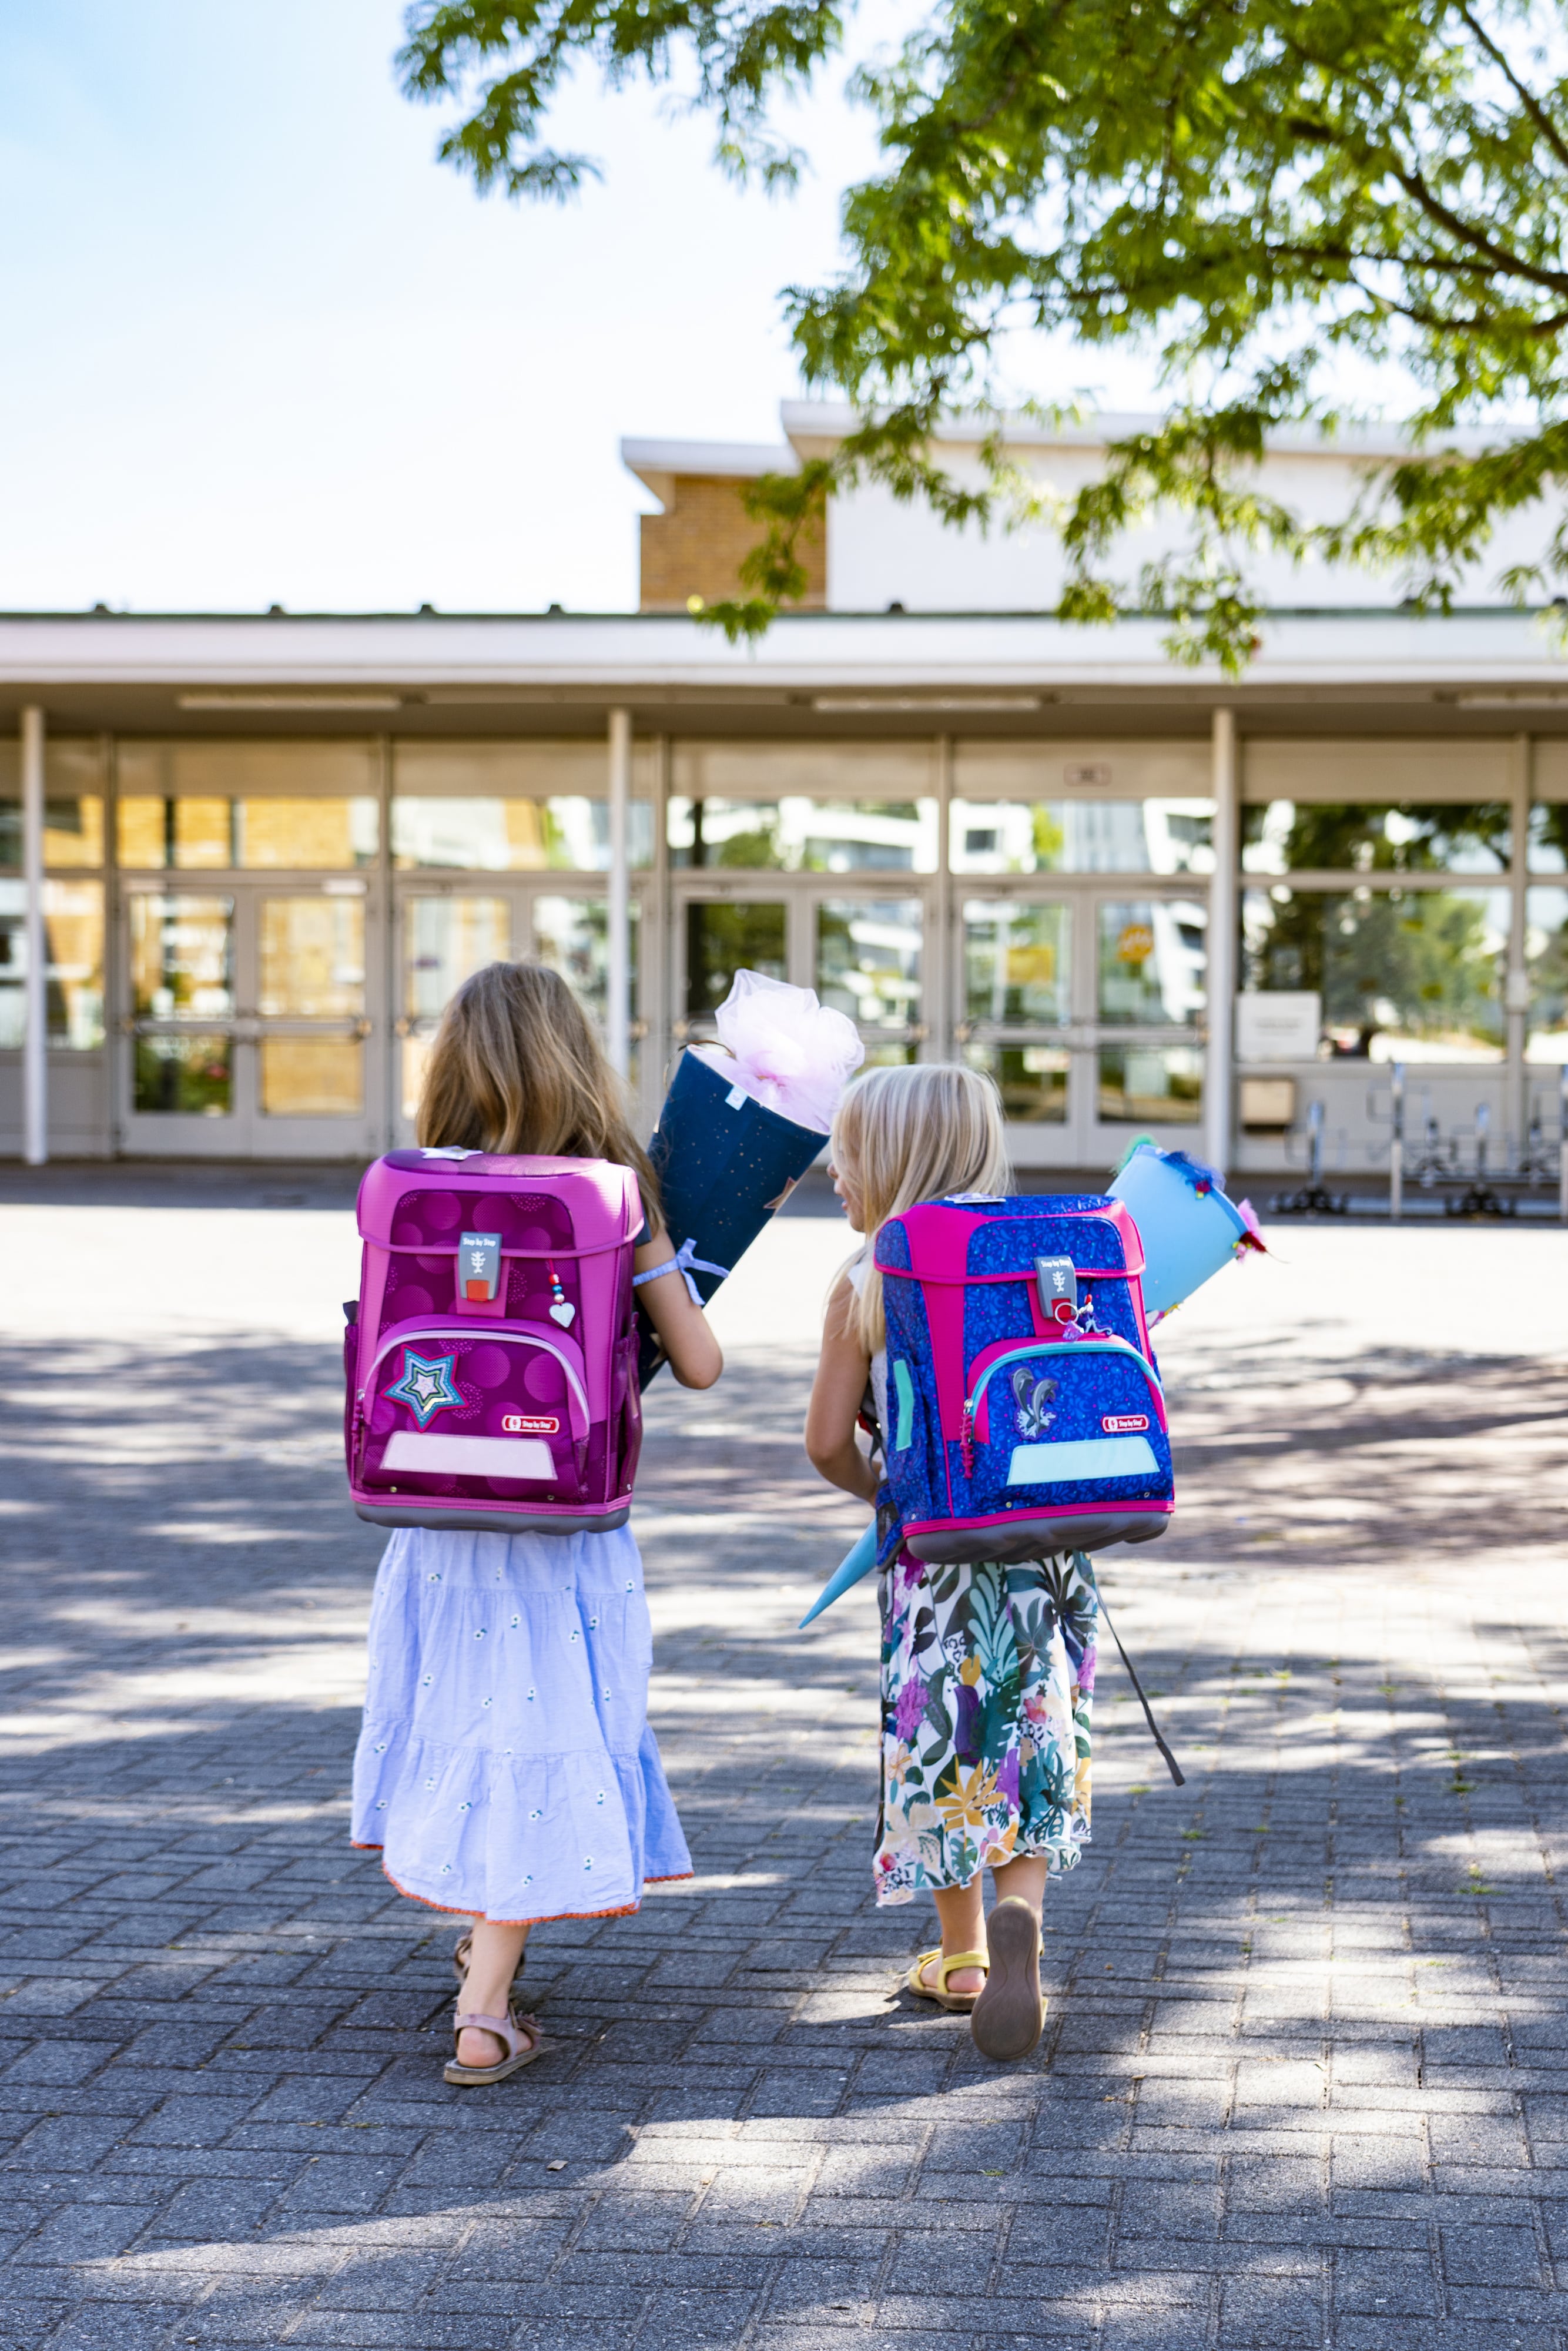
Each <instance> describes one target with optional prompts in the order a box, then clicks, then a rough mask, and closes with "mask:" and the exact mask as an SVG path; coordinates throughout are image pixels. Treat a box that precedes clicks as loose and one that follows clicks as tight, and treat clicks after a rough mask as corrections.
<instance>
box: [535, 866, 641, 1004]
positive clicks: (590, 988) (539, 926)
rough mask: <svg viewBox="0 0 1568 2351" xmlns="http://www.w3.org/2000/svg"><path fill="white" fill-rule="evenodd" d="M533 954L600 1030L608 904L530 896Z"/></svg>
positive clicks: (606, 988) (606, 981) (605, 994)
mask: <svg viewBox="0 0 1568 2351" xmlns="http://www.w3.org/2000/svg"><path fill="white" fill-rule="evenodd" d="M630 911H631V916H632V1004H633V1005H635V1004H636V1002H637V945H638V938H639V935H640V930H641V925H640V923H639V919H638V917H639V913H640V909H639V907H638V905H637V903H636V901H635V899H633V900H632V906H631V910H630ZM534 954H535V955H536V956H537V957H538V960H539V962H540V963H544V964H549V967H550V969H551V970H552V971H559V974H560V976H561V977H562V979H564V980H566V981H568V982H569V983H570V987H571V989H572V992H573V994H574V995H575V996H577V997H579V998H580V999H581V1001H582V1003H583V1004H584V1005H585V1006H586V1007H587V1008H588V1010H589V1011H590V1012H591V1015H592V1016H593V1018H594V1019H595V1020H597V1021H598V1023H599V1025H600V1028H601V1029H603V1026H604V1021H605V1016H606V1014H607V1012H608V1010H609V1008H610V906H609V902H608V901H607V900H606V899H603V898H564V897H563V898H556V897H549V898H536V899H535V900H534Z"/></svg>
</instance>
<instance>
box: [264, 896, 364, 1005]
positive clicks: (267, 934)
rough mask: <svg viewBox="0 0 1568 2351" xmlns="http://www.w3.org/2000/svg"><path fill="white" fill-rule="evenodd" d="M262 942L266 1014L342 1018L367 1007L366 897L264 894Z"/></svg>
mask: <svg viewBox="0 0 1568 2351" xmlns="http://www.w3.org/2000/svg"><path fill="white" fill-rule="evenodd" d="M259 945H260V957H261V967H260V981H261V986H260V993H259V995H258V997H257V1008H258V1010H259V1011H260V1012H261V1013H262V1015H263V1016H264V1018H267V1019H296V1020H343V1019H358V1017H359V1016H360V1014H361V1013H362V1012H363V1010H364V1008H365V902H364V900H363V899H362V898H329V897H326V896H320V897H314V898H264V899H263V900H262V902H261V933H260V942H259Z"/></svg>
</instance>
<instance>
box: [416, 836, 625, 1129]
mask: <svg viewBox="0 0 1568 2351" xmlns="http://www.w3.org/2000/svg"><path fill="white" fill-rule="evenodd" d="M640 927H641V926H640V923H639V918H638V905H637V902H636V900H635V899H634V900H633V901H632V1003H633V1006H635V1004H636V1001H637V971H638V956H637V942H638V937H639V933H640ZM608 937H609V907H608V902H607V900H606V898H605V896H604V893H603V892H602V891H601V890H596V889H593V888H588V889H582V890H563V889H561V888H559V886H552V885H549V884H546V883H514V882H498V881H496V880H494V879H493V878H492V877H490V876H488V875H486V878H485V881H484V882H483V883H480V884H477V885H476V886H475V887H473V888H465V887H461V886H458V885H455V884H450V883H448V884H436V885H434V886H433V887H418V888H407V889H405V890H404V891H403V892H402V895H401V900H400V904H399V908H398V941H397V951H396V961H397V971H398V979H397V994H398V1013H397V1018H396V1019H395V1022H394V1024H393V1025H394V1029H395V1032H396V1035H397V1038H398V1040H399V1043H398V1057H397V1091H398V1100H397V1128H398V1133H399V1136H400V1139H401V1140H402V1141H404V1142H408V1141H412V1139H413V1128H414V1121H415V1118H416V1117H417V1115H418V1111H419V1094H420V1088H421V1086H422V1084H423V1079H424V1068H425V1063H426V1061H427V1060H428V1059H429V1054H430V1045H431V1040H432V1039H433V1038H434V1035H435V1031H436V1029H437V1028H438V1027H439V1026H440V1021H441V1015H442V1013H443V1012H444V1009H445V1008H446V1005H447V1003H448V1001H449V1000H450V998H452V996H453V995H454V994H455V991H456V989H457V988H458V987H461V985H462V983H463V982H464V980H465V979H466V978H467V977H469V975H470V974H471V973H472V972H476V971H478V970H480V969H481V968H482V967H484V966H485V965H486V964H487V963H497V962H508V961H511V960H512V959H514V958H524V957H528V956H532V957H534V958H536V959H537V960H538V962H540V963H543V964H548V965H549V967H550V968H551V970H553V971H558V972H559V974H560V976H561V977H562V978H563V979H564V980H566V981H567V982H568V984H569V986H570V987H571V989H572V991H573V993H574V994H575V995H576V996H577V997H578V998H580V1001H581V1002H582V1003H583V1005H584V1006H585V1007H586V1008H587V1010H588V1011H589V1013H590V1014H591V1017H592V1019H594V1020H595V1021H596V1022H597V1023H598V1024H599V1027H600V1029H601V1031H602V1029H603V1024H604V1014H605V1007H606V1003H607V999H608V970H607V961H608V946H607V943H608ZM636 1028H637V1024H636V1023H635V1022H633V1035H635V1033H636ZM633 1053H635V1046H634V1047H633ZM635 1074H636V1073H635V1068H634V1067H633V1072H632V1075H633V1081H635Z"/></svg>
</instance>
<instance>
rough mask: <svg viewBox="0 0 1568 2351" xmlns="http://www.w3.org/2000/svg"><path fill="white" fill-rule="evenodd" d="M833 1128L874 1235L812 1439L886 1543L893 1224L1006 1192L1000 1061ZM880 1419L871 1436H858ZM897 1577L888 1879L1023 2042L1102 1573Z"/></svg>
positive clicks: (1067, 1807)
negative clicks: (996, 1078)
mask: <svg viewBox="0 0 1568 2351" xmlns="http://www.w3.org/2000/svg"><path fill="white" fill-rule="evenodd" d="M830 1148H831V1156H832V1166H833V1177H834V1186H833V1188H834V1190H835V1191H836V1192H837V1194H838V1196H839V1198H840V1200H841V1202H842V1204H843V1208H844V1213H845V1215H846V1216H847V1217H848V1218H849V1220H850V1223H851V1224H852V1226H853V1227H854V1228H855V1229H856V1230H857V1231H858V1232H861V1233H863V1234H864V1236H865V1243H864V1246H863V1248H862V1249H861V1251H860V1253H859V1255H858V1256H856V1257H855V1258H853V1259H852V1260H851V1261H850V1263H849V1265H848V1266H847V1267H846V1268H845V1270H844V1271H843V1273H842V1274H841V1276H840V1277H839V1280H838V1281H837V1282H836V1283H835V1285H834V1288H833V1290H832V1292H831V1296H830V1298H829V1301H828V1308H827V1315H826V1320H825V1325H824V1329H823V1334H822V1352H821V1361H820V1362H819V1364H818V1367H817V1376H816V1381H815V1384H814V1385H813V1387H812V1390H811V1402H810V1409H809V1412H808V1414H807V1419H806V1450H807V1453H808V1454H809V1455H810V1459H811V1462H812V1464H813V1466H814V1467H815V1468H816V1469H817V1470H818V1472H819V1473H820V1475H821V1476H822V1477H823V1478H825V1479H827V1480H828V1482H829V1484H830V1485H833V1486H838V1487H841V1489H843V1491H844V1492H845V1493H848V1494H853V1495H855V1496H857V1497H858V1498H859V1499H861V1500H862V1501H866V1502H873V1503H876V1504H877V1505H878V1507H879V1531H880V1532H881V1533H882V1535H883V1538H884V1541H883V1548H885V1547H886V1542H887V1541H891V1539H892V1537H893V1532H894V1517H893V1512H892V1509H891V1504H890V1503H889V1501H888V1499H887V1493H886V1489H885V1487H884V1486H883V1476H882V1470H881V1468H880V1467H879V1465H878V1455H879V1454H880V1452H881V1450H882V1434H881V1432H882V1431H883V1429H885V1427H886V1426H887V1352H886V1331H885V1325H884V1322H883V1300H882V1276H881V1275H880V1274H879V1273H878V1272H877V1270H876V1269H875V1266H874V1264H873V1257H874V1254H875V1243H876V1236H877V1233H878V1231H879V1229H880V1228H881V1227H882V1226H883V1224H884V1223H885V1222H886V1221H887V1219H888V1218H889V1217H896V1216H901V1215H902V1214H903V1213H904V1210H905V1209H908V1208H913V1207H918V1206H919V1205H920V1203H921V1202H923V1201H926V1200H936V1199H942V1198H945V1197H946V1196H949V1195H951V1194H955V1193H966V1192H967V1193H984V1194H991V1195H1003V1194H1005V1193H1006V1192H1007V1189H1008V1185H1009V1173H1008V1163H1007V1151H1006V1146H1005V1144H1004V1141H1003V1135H1002V1116H1001V1104H1000V1102H999V1101H998V1096H997V1092H996V1088H995V1087H994V1086H993V1085H992V1083H991V1081H989V1079H988V1078H986V1077H984V1076H982V1075H981V1074H980V1073H979V1072H978V1071H975V1070H970V1069H966V1068H963V1067H961V1066H959V1065H957V1064H948V1063H943V1062H936V1063H927V1064H925V1065H924V1066H922V1067H918V1068H904V1069H883V1070H873V1071H868V1073H867V1074H866V1075H865V1076H864V1077H862V1078H861V1079H859V1080H857V1081H856V1082H855V1083H854V1084H853V1085H852V1086H851V1088H850V1090H849V1092H847V1093H846V1094H845V1096H844V1099H843V1102H842V1103H841V1106H840V1109H839V1113H838V1116H837V1118H836V1119H835V1120H834V1122H833V1130H832V1135H831V1144H830ZM867 1422H869V1423H870V1424H871V1426H872V1427H873V1438H872V1447H871V1451H870V1453H869V1454H868V1453H866V1452H864V1451H862V1448H861V1447H860V1445H859V1444H858V1442H857V1440H856V1435H855V1431H856V1426H857V1423H860V1424H862V1425H864V1424H865V1423H867ZM878 1596H879V1599H880V1602H881V1609H882V1807H881V1814H880V1818H879V1822H878V1827H877V1840H876V1852H875V1856H874V1860H873V1875H874V1879H875V1886H876V1898H877V1901H878V1903H879V1904H893V1903H901V1902H908V1901H911V1900H913V1898H914V1897H915V1895H916V1894H925V1893H929V1894H931V1895H932V1896H934V1897H935V1900H936V1915H937V1917H938V1919H939V1921H940V1924H941V1929H942V1940H941V1943H940V1945H939V1946H938V1947H937V1948H936V1949H933V1950H929V1951H923V1952H921V1953H920V1955H919V1957H918V1958H917V1959H915V1963H914V1965H913V1966H912V1967H911V1969H910V1970H909V1973H908V1975H907V1977H906V1979H905V1981H906V1984H907V1987H908V1989H909V1991H912V1992H914V1993H915V1994H916V1995H917V1997H919V1998H920V1999H922V2000H933V2001H936V2002H937V2004H938V2005H939V2006H940V2007H942V2008H946V2009H951V2010H957V2011H967V2012H969V2015H970V2030H971V2032H972V2033H973V2035H974V2039H975V2043H976V2045H977V2047H978V2048H979V2049H980V2050H981V2051H982V2052H983V2053H985V2054H986V2055H987V2056H989V2057H998V2058H1012V2057H1021V2056H1024V2055H1026V2054H1027V2053H1028V2052H1029V2051H1030V2049H1032V2048H1033V2046H1034V2044H1035V2043H1036V2042H1037V2041H1038V2040H1039V2038H1040V2030H1041V2026H1042V2024H1043V2022H1044V2014H1045V2006H1044V2002H1043V2001H1042V2000H1041V1998H1040V1905H1041V1902H1042V1900H1043V1898H1044V1894H1045V1886H1046V1880H1047V1878H1048V1877H1051V1876H1058V1875H1060V1874H1061V1872H1062V1871H1064V1870H1068V1869H1071V1867H1072V1866H1073V1865H1074V1864H1075V1863H1076V1861H1077V1859H1078V1855H1079V1850H1080V1848H1081V1847H1082V1845H1083V1844H1086V1843H1087V1842H1088V1838H1089V1799H1090V1709H1091V1699H1092V1690H1093V1687H1094V1635H1095V1616H1096V1609H1095V1597H1094V1585H1093V1579H1092V1574H1091V1573H1090V1571H1089V1566H1088V1562H1087V1561H1086V1560H1084V1559H1082V1556H1081V1555H1078V1554H1074V1555H1073V1557H1072V1558H1071V1559H1065V1560H1043V1561H1030V1562H1024V1563H1023V1564H1021V1565H1016V1566H1003V1565H1001V1564H999V1563H998V1562H995V1561H988V1562H983V1563H981V1564H978V1565H976V1566H930V1565H927V1564H926V1563H925V1562H924V1561H922V1560H918V1559H915V1557H914V1555H913V1554H912V1553H911V1552H908V1551H906V1550H904V1549H903V1548H902V1547H898V1548H897V1549H896V1550H895V1552H894V1556H893V1558H892V1559H891V1560H890V1561H889V1562H888V1563H887V1564H886V1565H884V1566H883V1568H882V1570H881V1572H880V1574H879V1576H878ZM987 1868H989V1869H990V1871H991V1874H992V1877H993V1879H994V1881H995V1887H996V1897H997V1898H996V1905H995V1907H994V1908H993V1910H992V1913H991V1917H990V1921H989V1926H988V1925H987V1921H986V1916H985V1871H986V1869H987Z"/></svg>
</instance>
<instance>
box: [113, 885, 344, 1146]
mask: <svg viewBox="0 0 1568 2351" xmlns="http://www.w3.org/2000/svg"><path fill="white" fill-rule="evenodd" d="M369 914H370V906H369V893H368V887H367V884H366V883H364V882H362V881H360V880H358V879H357V878H348V877H345V878H343V879H341V880H340V879H336V878H334V879H333V880H330V881H327V882H324V883H316V884H314V885H311V884H308V883H294V884H287V885H270V886H269V885H267V884H264V883H250V882H232V881H225V883H223V884H222V885H221V886H220V887H217V888H214V889H204V888H200V887H196V888H191V887H183V888H168V887H165V886H162V885H151V884H150V885H140V884H138V885H133V886H131V888H130V889H129V890H128V891H127V893H126V899H125V925H124V928H125V941H126V954H127V960H128V965H129V969H128V973H127V987H126V992H125V1000H126V1003H127V1006H128V1011H127V1015H126V1019H125V1022H124V1027H125V1029H126V1032H127V1034H126V1040H125V1041H126V1045H127V1048H128V1050H127V1051H126V1054H125V1057H124V1087H125V1092H124V1097H123V1102H124V1108H123V1113H122V1117H123V1125H124V1133H125V1137H126V1144H127V1147H128V1148H129V1149H130V1150H131V1151H146V1152H150V1153H156V1154H163V1153H178V1154H187V1153H188V1154H192V1155H204V1156H205V1155H211V1156H213V1157H218V1158H230V1157H251V1156H256V1157H260V1158H274V1157H277V1158H285V1157H296V1156H299V1157H311V1158H339V1157H342V1158H351V1157H355V1156H358V1155H361V1154H365V1153H369V1152H371V1151H373V1150H374V1149H375V1147H376V1143H377V1139H378V1135H379V1131H380V1120H381V1103H380V1100H379V1092H380V1088H379V1084H378V1075H379V1072H378V1065H377V1059H376V1057H375V1055H374V1054H373V1053H372V1051H371V1041H370V1040H371V1038H372V1036H373V1033H374V1019H373V1012H372V1000H373V998H374V995H375V990H374V988H373V987H372V982H371V968H370V957H369V937H368V927H369Z"/></svg>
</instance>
